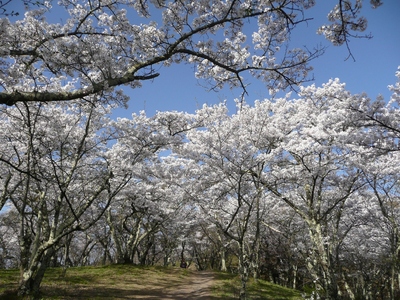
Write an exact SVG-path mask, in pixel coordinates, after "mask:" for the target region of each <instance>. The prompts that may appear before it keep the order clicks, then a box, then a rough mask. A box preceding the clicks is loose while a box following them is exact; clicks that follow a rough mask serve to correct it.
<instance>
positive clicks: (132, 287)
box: [0, 265, 302, 300]
mask: <svg viewBox="0 0 400 300" xmlns="http://www.w3.org/2000/svg"><path fill="white" fill-rule="evenodd" d="M193 272H195V271H191V270H185V269H180V268H173V267H170V268H164V267H139V266H133V265H109V266H102V267H77V268H68V269H67V270H66V272H65V271H64V270H63V269H62V268H50V269H48V270H47V271H46V274H45V278H44V280H43V283H42V298H41V299H43V300H55V299H58V300H61V299H63V300H64V299H68V300H72V299H85V300H87V299H93V300H99V299H102V300H105V299H113V300H116V299H134V298H135V297H136V296H137V295H141V296H143V297H145V296H151V297H153V298H152V299H155V298H154V297H156V296H157V295H158V293H160V291H162V290H163V289H165V288H166V287H167V288H172V289H173V288H174V287H176V288H177V289H178V287H179V285H180V284H187V283H188V277H189V276H190V274H191V273H193ZM18 278H19V271H18V270H0V300H6V299H14V300H16V299H22V298H18V297H16V294H15V290H16V288H17V282H18ZM189 281H190V279H189ZM214 282H215V284H214V287H213V299H214V300H230V299H237V298H238V294H239V286H240V280H239V278H238V276H237V275H236V276H235V275H232V274H229V273H221V272H216V273H215V281H214ZM248 295H249V297H248V299H250V300H261V299H265V300H269V299H271V300H283V299H285V300H298V299H302V298H301V294H300V292H298V291H294V290H291V289H287V288H283V287H281V286H278V285H275V284H272V283H269V282H266V281H262V280H257V281H255V280H250V281H249V283H248ZM25 299H28V298H25ZM160 299H161V298H160Z"/></svg>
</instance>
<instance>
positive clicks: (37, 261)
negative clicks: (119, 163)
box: [2, 104, 115, 294]
mask: <svg viewBox="0 0 400 300" xmlns="http://www.w3.org/2000/svg"><path fill="white" fill-rule="evenodd" d="M107 113H108V111H107V109H103V108H102V107H98V108H96V107H94V106H91V105H86V106H85V105H83V106H82V105H76V106H71V107H70V108H65V107H63V106H62V105H52V106H47V105H42V104H41V105H34V106H32V105H29V104H21V105H16V106H15V107H13V108H11V107H10V108H4V109H3V110H2V127H3V128H4V129H5V130H6V134H5V136H7V144H8V145H6V148H8V149H11V150H12V151H9V152H2V157H3V158H5V157H7V160H5V159H3V161H7V163H6V166H8V171H9V172H10V173H11V174H12V175H11V176H10V177H9V178H11V179H10V181H11V180H12V181H15V182H17V187H15V188H13V189H11V190H10V189H7V200H9V201H10V202H11V204H12V206H13V208H14V209H15V210H16V211H17V212H18V215H19V230H20V232H19V247H20V256H21V261H20V267H21V280H20V287H19V293H20V294H31V293H37V292H38V290H39V286H40V282H41V280H42V277H43V275H44V272H45V270H46V268H47V267H48V265H49V262H50V259H51V258H52V256H53V254H54V253H55V251H56V249H57V247H58V246H59V245H60V242H61V240H62V239H63V238H64V237H66V236H67V235H69V234H70V233H72V232H74V231H84V230H86V229H87V228H89V227H90V226H92V225H93V224H94V223H95V222H96V221H97V220H98V219H99V218H100V217H101V215H102V214H103V211H104V209H105V208H106V207H107V206H108V205H109V203H110V201H111V199H112V197H113V196H114V192H115V190H114V191H111V187H110V179H111V177H112V173H111V172H109V170H108V165H107V161H106V159H105V156H104V151H105V150H106V148H105V146H106V143H107V137H108V135H107V133H106V132H104V135H103V134H99V132H98V130H100V129H101V128H102V126H103V125H104V124H107V118H106V115H107Z"/></svg>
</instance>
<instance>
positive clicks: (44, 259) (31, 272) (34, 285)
mask: <svg viewBox="0 0 400 300" xmlns="http://www.w3.org/2000/svg"><path fill="white" fill-rule="evenodd" d="M53 253H54V250H53V248H49V249H47V250H46V251H44V253H43V255H35V256H34V258H33V259H32V261H31V262H30V264H29V266H28V268H26V269H24V270H22V271H21V278H20V282H19V287H18V295H20V296H25V295H33V296H34V297H37V296H38V295H39V293H40V284H41V283H42V280H43V276H44V273H45V272H46V269H47V267H48V265H49V262H50V259H51V257H52V255H53Z"/></svg>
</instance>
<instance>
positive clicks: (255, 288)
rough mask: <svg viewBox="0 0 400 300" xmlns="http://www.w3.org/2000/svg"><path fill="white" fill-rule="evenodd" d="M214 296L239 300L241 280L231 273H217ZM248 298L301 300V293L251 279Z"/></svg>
mask: <svg viewBox="0 0 400 300" xmlns="http://www.w3.org/2000/svg"><path fill="white" fill-rule="evenodd" d="M216 279H217V280H216V284H215V286H214V291H213V292H214V294H215V295H216V296H217V297H220V298H222V299H227V300H231V299H238V296H239V289H240V279H239V277H238V276H237V275H233V274H229V273H216ZM247 296H248V299H250V300H300V299H303V298H302V297H301V292H299V291H296V290H292V289H288V288H285V287H282V286H280V285H277V284H273V283H271V282H268V281H264V280H254V279H250V280H249V282H248V283H247Z"/></svg>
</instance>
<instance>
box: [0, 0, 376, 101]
mask: <svg viewBox="0 0 400 300" xmlns="http://www.w3.org/2000/svg"><path fill="white" fill-rule="evenodd" d="M25 2H26V3H28V4H31V5H30V6H29V9H28V11H27V12H26V14H25V17H24V18H23V19H22V20H19V21H15V22H11V21H10V20H9V19H7V18H2V19H0V39H1V41H2V42H1V45H0V57H1V60H0V86H1V91H0V104H6V105H14V104H16V103H18V102H31V101H35V102H47V103H48V102H52V101H62V100H74V99H85V100H87V99H88V96H90V95H98V96H101V97H99V98H91V99H92V100H93V101H100V100H101V101H116V102H118V103H120V104H125V103H126V101H127V97H126V96H124V95H123V93H122V92H121V91H116V90H115V87H117V86H120V85H129V86H130V87H132V88H136V87H139V86H140V85H141V81H143V80H152V79H154V78H156V77H158V76H159V73H158V69H159V66H161V65H163V66H169V65H171V64H178V63H190V64H194V65H195V66H196V68H197V71H196V76H197V77H198V78H202V79H205V80H207V81H210V83H211V86H212V87H214V88H220V87H222V86H223V85H225V84H227V85H229V86H230V87H238V86H239V87H241V88H242V89H243V91H244V92H245V91H246V84H247V83H246V80H245V77H244V74H246V73H250V74H251V75H252V76H254V77H256V78H259V79H261V80H262V81H263V82H264V83H265V84H266V86H267V87H268V88H269V89H271V90H273V91H276V90H281V89H285V88H287V87H294V86H295V85H297V84H300V83H303V82H305V81H307V80H310V79H312V78H310V77H309V71H310V70H311V69H312V67H311V66H310V64H309V63H310V61H311V60H313V59H315V58H316V57H318V56H320V55H321V54H323V52H324V49H320V48H313V47H314V45H311V46H310V47H308V48H303V49H300V48H293V47H291V45H290V36H291V35H292V34H295V32H296V31H295V30H294V29H295V28H296V26H297V25H298V24H300V23H302V22H306V21H307V19H306V18H305V17H304V10H306V9H308V8H310V7H312V6H313V5H314V4H315V1H312V0H286V1H281V0H274V1H250V0H245V1H238V0H229V1H161V0H152V1H144V0H116V1H109V0H107V1H103V0H95V1H87V0H80V1H67V0H62V1H59V2H58V3H59V4H58V5H55V6H54V7H52V6H51V2H47V1H46V2H41V1H39V2H36V1H25ZM370 2H371V3H372V5H373V6H374V7H376V6H379V5H380V4H381V1H379V0H371V1H370ZM37 3H39V8H38V9H36V10H33V9H32V7H33V6H34V5H36V4H37ZM362 3H363V1H362V0H356V1H350V0H339V1H338V3H337V5H336V6H335V7H334V8H333V9H332V11H331V13H330V14H329V15H328V21H329V22H330V23H331V24H328V25H323V26H321V28H320V30H319V33H321V34H324V35H325V36H326V37H327V39H328V40H329V41H331V42H332V43H333V44H335V45H342V44H347V45H348V41H349V39H350V38H352V37H360V36H358V35H357V33H358V32H362V31H364V30H365V29H366V25H367V21H366V20H365V18H363V17H361V16H360V15H359V14H360V10H361V7H362ZM7 4H9V1H2V2H0V5H2V6H0V9H3V14H6V13H5V12H4V10H6V9H7ZM53 12H56V13H57V14H59V15H60V16H61V17H62V18H63V19H64V21H63V22H62V23H49V22H48V21H47V20H46V16H47V14H48V13H53ZM253 20H254V21H253ZM247 27H249V29H247ZM250 30H254V33H252V36H251V40H250V37H248V36H246V32H249V31H250ZM309 49H310V50H309ZM311 49H312V50H311Z"/></svg>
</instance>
